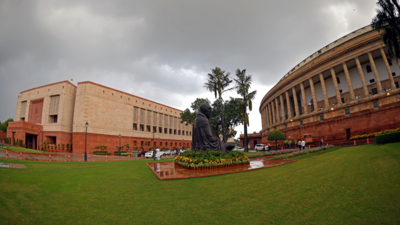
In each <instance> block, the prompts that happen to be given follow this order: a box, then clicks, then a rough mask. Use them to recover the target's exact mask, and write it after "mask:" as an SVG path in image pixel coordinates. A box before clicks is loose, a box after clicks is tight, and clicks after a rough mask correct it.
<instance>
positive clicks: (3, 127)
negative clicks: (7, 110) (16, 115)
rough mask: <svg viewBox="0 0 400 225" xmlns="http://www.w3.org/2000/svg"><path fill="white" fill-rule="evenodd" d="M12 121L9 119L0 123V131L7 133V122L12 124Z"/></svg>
mask: <svg viewBox="0 0 400 225" xmlns="http://www.w3.org/2000/svg"><path fill="white" fill-rule="evenodd" d="M13 121H14V120H13V119H12V118H9V119H8V120H6V121H4V122H3V123H0V131H3V132H7V128H8V122H13Z"/></svg>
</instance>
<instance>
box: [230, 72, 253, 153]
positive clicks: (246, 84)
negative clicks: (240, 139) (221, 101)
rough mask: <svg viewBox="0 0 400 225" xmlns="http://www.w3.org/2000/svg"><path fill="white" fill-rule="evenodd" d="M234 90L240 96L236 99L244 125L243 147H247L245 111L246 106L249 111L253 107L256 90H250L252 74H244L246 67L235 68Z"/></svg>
mask: <svg viewBox="0 0 400 225" xmlns="http://www.w3.org/2000/svg"><path fill="white" fill-rule="evenodd" d="M236 77H237V79H234V80H235V82H236V92H237V93H238V94H239V95H240V96H241V97H242V98H239V99H237V102H238V103H239V104H240V113H241V114H242V121H243V125H244V148H245V151H248V149H247V145H248V143H247V126H249V114H248V113H247V107H249V110H250V111H251V110H252V108H253V106H252V105H253V103H252V100H254V98H255V97H256V94H257V91H252V92H250V86H251V82H252V75H246V69H244V70H240V69H237V70H236Z"/></svg>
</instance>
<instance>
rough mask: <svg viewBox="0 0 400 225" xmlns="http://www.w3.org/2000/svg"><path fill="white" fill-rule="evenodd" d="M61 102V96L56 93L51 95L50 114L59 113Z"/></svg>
mask: <svg viewBox="0 0 400 225" xmlns="http://www.w3.org/2000/svg"><path fill="white" fill-rule="evenodd" d="M59 104H60V96H59V95H55V96H51V97H50V112H49V115H58V105H59Z"/></svg>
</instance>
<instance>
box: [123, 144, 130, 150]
mask: <svg viewBox="0 0 400 225" xmlns="http://www.w3.org/2000/svg"><path fill="white" fill-rule="evenodd" d="M124 146H125V148H126V151H127V152H128V151H129V144H126V145H124Z"/></svg>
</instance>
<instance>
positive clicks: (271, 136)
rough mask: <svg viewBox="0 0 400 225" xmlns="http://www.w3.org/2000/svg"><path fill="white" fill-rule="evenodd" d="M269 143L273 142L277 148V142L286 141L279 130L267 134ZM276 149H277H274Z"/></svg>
mask: <svg viewBox="0 0 400 225" xmlns="http://www.w3.org/2000/svg"><path fill="white" fill-rule="evenodd" d="M268 140H269V141H275V145H276V146H278V144H277V143H278V141H280V140H281V141H282V140H286V135H285V134H284V133H282V131H280V130H274V131H272V132H271V133H269V134H268ZM276 148H278V147H276Z"/></svg>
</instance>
